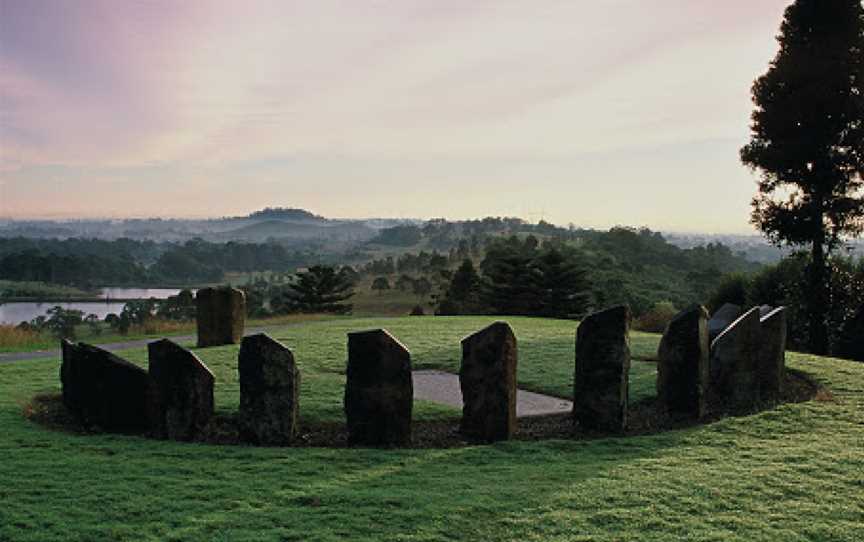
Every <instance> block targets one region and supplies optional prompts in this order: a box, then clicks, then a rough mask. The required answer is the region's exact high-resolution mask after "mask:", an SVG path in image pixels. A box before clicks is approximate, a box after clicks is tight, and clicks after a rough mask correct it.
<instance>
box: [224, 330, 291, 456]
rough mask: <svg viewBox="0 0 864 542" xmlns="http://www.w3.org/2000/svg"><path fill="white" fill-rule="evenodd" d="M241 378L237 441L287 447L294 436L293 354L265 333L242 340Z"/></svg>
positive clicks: (239, 365) (238, 366)
mask: <svg viewBox="0 0 864 542" xmlns="http://www.w3.org/2000/svg"><path fill="white" fill-rule="evenodd" d="M237 369H238V372H239V374H240V413H239V425H240V437H241V438H242V439H243V440H245V441H246V442H251V443H252V444H257V445H261V446H281V445H285V444H289V443H290V442H291V441H292V440H293V439H294V437H295V436H296V434H297V417H298V409H299V399H300V371H299V370H298V369H297V364H296V363H295V362H294V354H293V353H292V352H291V350H289V349H288V347H286V346H285V345H283V344H282V343H280V342H279V341H277V340H276V339H273V338H271V337H270V336H269V335H267V334H265V333H259V334H257V335H250V336H248V337H244V338H243V342H242V343H241V345H240V357H239V361H238V365H237Z"/></svg>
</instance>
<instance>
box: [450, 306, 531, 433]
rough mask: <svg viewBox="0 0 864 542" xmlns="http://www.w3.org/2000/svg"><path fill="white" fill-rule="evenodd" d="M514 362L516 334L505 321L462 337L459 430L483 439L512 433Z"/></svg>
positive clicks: (515, 358) (514, 393)
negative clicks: (460, 419) (460, 418)
mask: <svg viewBox="0 0 864 542" xmlns="http://www.w3.org/2000/svg"><path fill="white" fill-rule="evenodd" d="M516 362H517V349H516V336H515V335H514V334H513V329H512V328H511V327H510V325H509V324H508V323H507V322H495V323H494V324H492V325H490V326H488V327H486V328H484V329H482V330H480V331H478V332H477V333H474V334H473V335H469V336H468V337H465V338H464V339H462V367H461V369H460V370H459V385H460V386H461V388H462V401H463V406H462V423H461V427H460V429H461V431H462V433H463V434H465V435H466V436H468V437H471V438H474V439H478V440H483V441H486V442H493V441H496V440H507V439H509V438H510V437H512V436H513V433H514V432H515V431H516Z"/></svg>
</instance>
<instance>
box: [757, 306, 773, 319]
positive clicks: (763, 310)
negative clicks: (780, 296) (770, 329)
mask: <svg viewBox="0 0 864 542" xmlns="http://www.w3.org/2000/svg"><path fill="white" fill-rule="evenodd" d="M773 310H774V307H772V306H771V305H759V318H765V317H766V316H768V314H769V313H771V311H773Z"/></svg>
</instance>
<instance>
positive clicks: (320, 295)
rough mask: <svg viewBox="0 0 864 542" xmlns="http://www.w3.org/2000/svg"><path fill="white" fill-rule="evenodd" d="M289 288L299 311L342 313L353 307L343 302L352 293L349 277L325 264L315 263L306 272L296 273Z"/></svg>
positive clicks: (349, 310)
mask: <svg viewBox="0 0 864 542" xmlns="http://www.w3.org/2000/svg"><path fill="white" fill-rule="evenodd" d="M291 290H292V291H293V294H294V302H295V303H296V306H297V309H298V310H300V311H301V312H309V313H315V312H335V313H339V314H344V313H349V312H351V309H352V308H353V307H352V305H351V304H349V303H343V301H345V300H347V299H348V298H350V297H351V296H353V295H354V289H353V286H352V285H351V283H350V282H349V279H348V278H347V277H346V276H345V275H344V274H342V273H339V272H337V271H336V269H335V268H333V267H330V266H327V265H316V266H314V267H310V268H309V270H308V271H306V272H303V273H298V274H297V281H296V282H295V283H293V284H291Z"/></svg>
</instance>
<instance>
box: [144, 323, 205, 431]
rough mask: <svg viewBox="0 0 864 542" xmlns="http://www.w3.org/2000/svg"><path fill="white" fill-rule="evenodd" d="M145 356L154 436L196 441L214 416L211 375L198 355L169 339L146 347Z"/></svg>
mask: <svg viewBox="0 0 864 542" xmlns="http://www.w3.org/2000/svg"><path fill="white" fill-rule="evenodd" d="M147 353H148V357H149V363H150V378H152V379H153V395H152V403H151V407H150V408H151V411H150V412H151V416H152V418H153V420H152V422H151V429H152V430H153V433H154V434H155V435H156V436H157V437H159V438H166V439H170V440H195V439H196V438H197V437H198V436H199V435H200V434H201V432H202V431H203V430H204V428H205V427H206V426H207V424H208V423H209V422H210V418H211V417H213V385H214V383H215V378H214V377H213V373H212V372H210V369H209V368H208V367H207V366H206V365H204V363H203V362H202V361H201V360H200V359H198V356H196V355H195V354H193V353H192V352H190V351H189V350H187V349H185V348H183V347H182V346H180V345H179V344H176V343H174V342H171V341H169V340H168V339H162V340H160V341H156V342H152V343H150V344H148V345H147Z"/></svg>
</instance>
